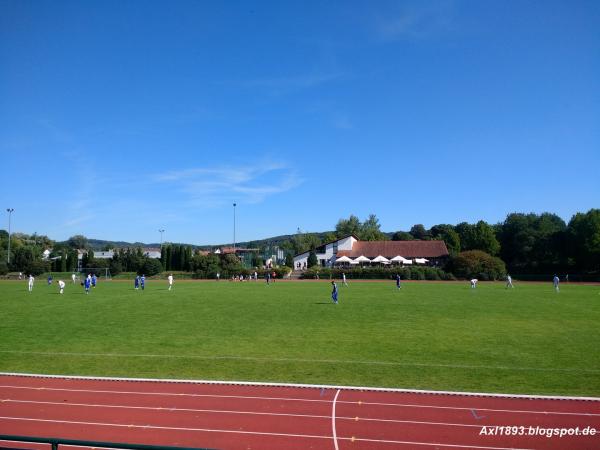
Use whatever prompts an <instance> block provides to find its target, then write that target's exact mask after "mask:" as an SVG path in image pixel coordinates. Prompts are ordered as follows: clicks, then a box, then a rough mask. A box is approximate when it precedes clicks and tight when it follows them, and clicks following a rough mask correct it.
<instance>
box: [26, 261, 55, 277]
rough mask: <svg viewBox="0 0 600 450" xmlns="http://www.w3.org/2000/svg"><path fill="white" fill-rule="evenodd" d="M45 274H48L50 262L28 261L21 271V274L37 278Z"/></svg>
mask: <svg viewBox="0 0 600 450" xmlns="http://www.w3.org/2000/svg"><path fill="white" fill-rule="evenodd" d="M45 272H50V261H42V260H35V261H30V262H29V263H28V264H27V265H26V266H25V268H24V270H23V273H25V274H31V275H33V276H38V275H41V274H43V273H45Z"/></svg>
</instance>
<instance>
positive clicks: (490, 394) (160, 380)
mask: <svg viewBox="0 0 600 450" xmlns="http://www.w3.org/2000/svg"><path fill="white" fill-rule="evenodd" d="M1 376H6V377H22V378H41V379H51V380H52V379H54V380H77V381H109V382H113V381H116V382H119V383H120V382H126V383H147V384H175V385H177V384H179V385H186V384H189V385H195V386H198V385H207V386H237V387H239V386H244V387H263V388H286V389H309V390H310V389H320V390H322V389H342V390H345V391H361V392H362V391H368V392H384V393H385V392H392V393H395V394H419V395H437V396H439V395H441V396H455V397H456V396H458V397H490V398H508V399H525V400H560V401H586V402H600V397H574V396H565V395H536V394H510V393H494V392H468V391H433V390H426V389H406V388H392V387H373V386H341V385H332V384H300V383H277V382H265V381H226V380H194V379H187V380H186V379H173V378H124V377H99V376H90V375H50V374H39V373H37V374H36V373H18V372H0V377H1Z"/></svg>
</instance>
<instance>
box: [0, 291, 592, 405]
mask: <svg viewBox="0 0 600 450" xmlns="http://www.w3.org/2000/svg"><path fill="white" fill-rule="evenodd" d="M329 293H330V285H329V284H328V282H326V281H323V282H279V283H276V284H274V285H271V286H266V285H265V283H264V282H260V281H259V282H257V283H252V282H251V283H231V282H223V281H222V282H219V283H217V282H184V281H180V282H177V281H176V284H175V287H174V290H173V291H171V292H169V291H167V286H166V283H165V282H164V281H150V282H148V284H147V287H146V290H145V291H144V292H142V291H135V290H133V283H132V282H127V283H125V282H118V281H112V282H102V281H101V282H100V284H99V286H98V287H97V288H96V289H95V290H94V291H93V292H92V293H91V294H90V295H88V296H86V295H85V294H84V293H83V289H82V288H81V287H80V286H79V285H72V284H70V283H68V284H67V289H66V292H65V294H64V295H62V296H60V295H58V288H57V286H56V284H54V285H52V286H50V287H49V286H46V284H45V282H36V286H35V288H34V291H33V293H28V292H27V284H26V281H22V282H14V281H5V282H0V327H1V328H0V371H4V372H29V373H47V374H78V375H97V376H124V377H154V378H158V377H160V378H181V379H185V378H188V379H189V378H193V379H211V380H251V381H273V382H296V383H324V384H344V385H361V386H385V387H401V388H416V389H438V390H461V391H485V392H507V393H528V394H561V395H586V396H600V328H599V326H600V286H579V285H573V284H570V285H566V284H563V285H562V286H561V292H560V293H558V294H557V293H556V292H554V290H553V289H552V285H551V283H545V284H520V285H519V284H517V285H516V288H515V289H514V290H506V289H504V286H503V284H499V283H480V286H478V287H477V289H475V290H471V289H470V288H469V287H468V283H405V284H404V285H403V288H402V290H400V291H397V290H396V289H395V286H394V283H393V282H387V283H384V282H364V283H354V284H351V285H350V287H349V288H345V287H343V286H341V287H340V304H339V305H333V304H332V303H331V301H330V297H329Z"/></svg>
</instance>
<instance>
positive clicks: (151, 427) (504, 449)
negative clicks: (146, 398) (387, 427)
mask: <svg viewBox="0 0 600 450" xmlns="http://www.w3.org/2000/svg"><path fill="white" fill-rule="evenodd" d="M0 420H14V421H19V420H20V421H29V422H42V423H60V424H71V425H87V426H101V427H119V428H128V429H131V428H141V429H144V430H171V431H186V432H193V431H197V432H204V433H231V434H248V435H257V436H278V437H291V438H307V439H331V436H321V435H314V434H293V433H270V432H266V431H242V430H220V429H213V428H191V427H164V426H157V425H132V424H120V423H119V424H115V423H103V422H82V421H75V420H52V419H32V418H29V417H4V416H0ZM338 439H339V440H344V441H351V442H357V441H359V442H373V443H383V444H405V445H419V446H429V447H448V448H476V449H482V450H511V449H512V450H533V449H527V448H519V449H515V448H514V447H510V448H508V447H487V446H477V445H460V444H442V443H437V442H418V441H417V442H413V441H395V440H390V439H364V438H356V437H338Z"/></svg>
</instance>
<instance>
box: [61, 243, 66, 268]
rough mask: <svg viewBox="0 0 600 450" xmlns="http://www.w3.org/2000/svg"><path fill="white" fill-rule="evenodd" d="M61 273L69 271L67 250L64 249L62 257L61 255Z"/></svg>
mask: <svg viewBox="0 0 600 450" xmlns="http://www.w3.org/2000/svg"><path fill="white" fill-rule="evenodd" d="M60 271H61V272H66V271H67V249H66V248H63V249H62V252H61V255H60Z"/></svg>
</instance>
